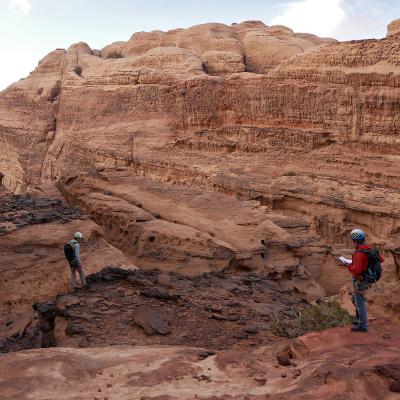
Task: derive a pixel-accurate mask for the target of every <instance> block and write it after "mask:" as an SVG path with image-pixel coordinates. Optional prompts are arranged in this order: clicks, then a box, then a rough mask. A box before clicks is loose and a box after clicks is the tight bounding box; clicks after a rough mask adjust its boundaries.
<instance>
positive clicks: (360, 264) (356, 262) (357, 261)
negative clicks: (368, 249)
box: [349, 251, 368, 277]
mask: <svg viewBox="0 0 400 400" xmlns="http://www.w3.org/2000/svg"><path fill="white" fill-rule="evenodd" d="M367 267H368V256H367V255H366V254H365V253H362V252H359V251H357V252H355V253H354V254H353V262H352V263H351V264H349V271H350V272H351V273H352V275H353V276H354V277H358V276H361V275H362V273H363V272H364V271H365V270H366V269H367Z"/></svg>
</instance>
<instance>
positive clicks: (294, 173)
mask: <svg viewBox="0 0 400 400" xmlns="http://www.w3.org/2000/svg"><path fill="white" fill-rule="evenodd" d="M283 176H296V172H294V171H287V172H284V173H283Z"/></svg>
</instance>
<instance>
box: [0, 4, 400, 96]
mask: <svg viewBox="0 0 400 400" xmlns="http://www.w3.org/2000/svg"><path fill="white" fill-rule="evenodd" d="M397 18H400V0H297V1H296V0H277V1H272V0H245V1H243V0H201V1H198V0H196V1H190V0H68V1H66V0H0V54H1V62H0V90H2V89H4V88H5V87H7V86H8V85H10V84H11V83H12V82H15V81H17V80H19V79H20V78H23V77H26V76H27V75H29V72H30V71H32V70H33V69H34V68H35V67H36V66H37V63H38V61H39V60H40V59H41V58H43V57H44V56H45V55H46V54H48V53H49V52H50V51H52V50H54V49H56V48H68V47H69V46H70V45H71V44H73V43H76V42H80V41H83V42H86V43H88V44H89V46H90V47H91V48H93V49H101V48H102V47H104V46H105V45H107V44H110V43H112V42H115V41H119V40H128V39H129V38H130V37H131V35H132V34H133V33H134V32H139V31H151V30H156V29H158V30H164V31H165V30H169V29H175V28H186V27H190V26H193V25H196V24H201V23H206V22H220V23H225V24H228V25H230V24H232V23H234V22H242V21H246V20H261V21H263V22H264V23H265V24H267V25H276V24H280V25H286V26H289V27H290V28H292V29H293V30H294V31H296V32H308V33H314V34H316V35H319V36H324V37H325V36H329V37H334V38H336V39H339V40H351V39H367V38H382V37H384V36H385V35H386V26H387V24H388V23H389V22H390V21H392V20H394V19H397Z"/></svg>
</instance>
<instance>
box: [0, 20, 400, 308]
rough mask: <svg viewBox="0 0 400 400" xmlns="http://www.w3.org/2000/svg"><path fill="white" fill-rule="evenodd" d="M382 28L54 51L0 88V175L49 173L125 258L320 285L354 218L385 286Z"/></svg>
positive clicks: (37, 177) (25, 181)
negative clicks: (371, 246) (366, 36)
mask: <svg viewBox="0 0 400 400" xmlns="http://www.w3.org/2000/svg"><path fill="white" fill-rule="evenodd" d="M396 26H397V22H396V21H394V22H393V23H392V24H391V25H390V26H389V35H388V37H387V38H385V39H381V40H364V41H353V42H345V43H337V42H336V41H334V40H331V39H322V38H318V37H316V36H313V35H308V34H301V33H294V32H293V31H291V30H290V29H289V28H286V27H282V26H275V27H268V26H265V25H264V24H263V23H261V22H258V21H247V22H244V23H241V24H234V25H232V26H226V25H222V24H205V25H199V26H195V27H192V28H189V29H177V30H174V31H169V32H161V31H154V32H150V33H144V32H140V33H136V34H134V35H133V36H132V37H131V38H130V39H129V40H128V41H127V42H116V43H113V44H111V45H109V46H106V47H105V48H104V49H102V50H100V51H98V52H96V51H92V50H91V49H90V48H89V46H88V45H87V44H85V43H78V44H75V45H73V46H71V47H70V48H69V49H68V50H62V49H58V50H55V51H53V52H52V53H50V54H49V55H48V56H46V57H45V58H44V59H43V60H42V61H40V63H39V65H38V67H37V68H36V69H35V71H33V73H32V74H31V75H30V76H29V77H27V78H26V79H23V80H21V81H19V82H17V83H15V84H13V85H11V86H10V87H9V88H8V89H6V90H5V91H3V92H2V93H1V95H0V143H1V149H2V150H1V155H2V157H1V158H0V172H1V173H2V176H3V179H2V180H3V183H4V184H5V185H6V186H7V187H8V188H9V189H11V190H13V191H15V192H24V191H30V192H33V193H40V190H42V189H41V187H43V185H44V184H49V183H54V182H55V181H58V182H59V187H60V189H61V190H62V191H63V193H64V195H65V196H66V197H67V198H68V200H69V201H70V202H71V203H72V204H77V205H79V206H80V207H82V208H83V209H85V211H86V212H88V213H89V214H90V215H91V216H92V217H93V218H94V219H95V220H96V222H97V223H99V224H100V225H101V226H102V227H104V228H106V229H105V234H106V237H107V240H109V241H111V242H113V243H114V244H115V245H116V246H118V247H119V248H120V249H121V250H122V251H124V252H125V254H126V255H127V256H128V257H129V258H130V260H131V262H140V263H143V265H146V266H148V267H159V268H167V269H173V268H178V269H182V270H186V271H187V272H190V273H195V272H196V271H197V272H202V271H209V270H225V269H228V270H229V269H230V270H232V269H235V268H236V269H237V270H241V269H243V268H244V269H252V270H257V271H262V270H263V271H268V272H271V273H277V274H278V275H277V276H279V278H280V279H283V280H285V278H287V279H289V280H290V279H294V278H295V276H297V277H296V278H295V280H296V282H312V284H311V285H312V286H313V289H311V288H310V287H309V288H307V285H308V283H307V284H305V285H300V286H302V287H301V288H300V290H301V291H303V292H304V291H305V292H307V291H308V292H309V294H310V293H311V294H312V296H316V297H318V296H319V295H321V294H323V293H324V292H325V293H326V292H327V293H336V292H337V291H338V290H339V287H340V286H341V285H343V284H344V283H345V282H346V280H347V276H346V274H345V272H343V273H340V274H338V273H337V265H336V263H335V261H334V256H335V255H337V254H340V253H342V252H349V245H350V243H349V242H348V240H347V233H348V230H349V229H351V228H352V227H354V226H355V225H357V226H360V227H362V228H364V229H365V230H366V231H367V232H368V233H369V239H370V240H371V241H372V242H374V243H376V244H378V245H379V246H380V247H381V248H382V251H383V253H384V255H385V256H386V259H387V260H386V263H385V270H386V273H385V278H384V279H385V282H383V283H382V285H383V286H386V285H387V286H388V287H390V286H391V285H392V286H393V284H394V282H397V281H396V280H397V279H398V277H399V275H398V267H397V265H398V260H397V259H398V256H397V250H396V249H397V247H398V243H397V241H398V238H399V235H400V230H399V226H400V220H399V219H400V215H399V210H398V207H397V203H398V202H397V198H398V197H399V192H398V185H399V176H400V170H399V167H398V165H397V163H396V160H397V153H398V149H399V139H398V138H397V132H398V130H399V118H398V103H399V96H400V90H399V84H400V80H399V79H400V78H399V76H400V75H399V74H400V68H399V66H400V64H399V54H400V48H399V43H400V42H399V40H398V37H397V35H396V34H395V33H396V29H397V28H396ZM96 171H103V172H101V175H102V177H100V179H97V178H96V179H94V178H91V179H89V178H80V179H77V180H75V179H76V178H73V179H72V180H69V178H70V177H74V176H77V175H79V174H82V173H83V172H88V173H89V175H90V174H93V173H94V174H95V175H96V173H97V172H96ZM135 176H136V177H138V176H139V177H143V178H144V179H143V180H138V179H136V178H135V179H136V180H135V179H134V178H133V177H135ZM130 177H132V179H131V178H130ZM74 180H75V181H74ZM166 184H167V185H166ZM171 184H172V185H175V186H172V187H171V186H170V185H171ZM176 185H179V186H180V187H182V190H181V191H180V193H178V192H177V191H176V190H174V189H173V188H174V187H176ZM124 192H125V193H124ZM216 192H219V193H220V194H222V195H224V196H222V197H221V196H220V195H219V194H218V193H216ZM133 193H134V195H133ZM160 193H165V197H164V199H163V196H160ZM201 193H203V194H201ZM208 193H214V194H208ZM229 196H234V197H237V198H238V199H240V200H255V201H256V202H257V203H256V204H258V206H255V205H254V204H251V203H243V204H242V205H241V206H240V205H239V203H238V202H237V201H233V200H231V199H229V198H228V197H229ZM192 198H196V200H197V201H192V200H191V199H192ZM189 199H190V201H189ZM139 204H140V205H141V207H138V205H139ZM224 205H225V207H224ZM207 206H210V208H208V207H207ZM99 210H101V211H100V212H99ZM238 215H240V217H239V218H238V217H237V216H238ZM132 216H134V217H135V218H134V220H133V219H132V218H133V217H132ZM133 231H135V232H136V233H135V235H134V237H135V240H134V241H131V240H130V237H131V236H132V232H133ZM151 237H154V241H149V238H151ZM264 239H265V240H266V243H267V247H268V251H265V250H266V249H265V248H264V246H261V240H264ZM262 256H263V258H262ZM292 283H293V282H292ZM315 285H316V286H315ZM295 286H298V284H297V283H296V284H295ZM306 289H307V290H306ZM385 304H386V305H388V304H389V303H385ZM397 307H398V305H397V304H395V305H393V304H392V303H390V307H389V306H388V307H386V312H389V311H390V312H392V311H393V310H396V309H397ZM388 310H389V311H388ZM394 313H395V312H394Z"/></svg>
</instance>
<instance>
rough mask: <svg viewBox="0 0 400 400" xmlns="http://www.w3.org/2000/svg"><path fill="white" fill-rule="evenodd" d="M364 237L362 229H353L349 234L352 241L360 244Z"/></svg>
mask: <svg viewBox="0 0 400 400" xmlns="http://www.w3.org/2000/svg"><path fill="white" fill-rule="evenodd" d="M366 236H367V235H366V234H365V232H364V231H363V230H362V229H353V230H352V231H351V232H350V237H351V238H352V240H357V241H360V242H362V241H363V240H364V239H365V237H366Z"/></svg>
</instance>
